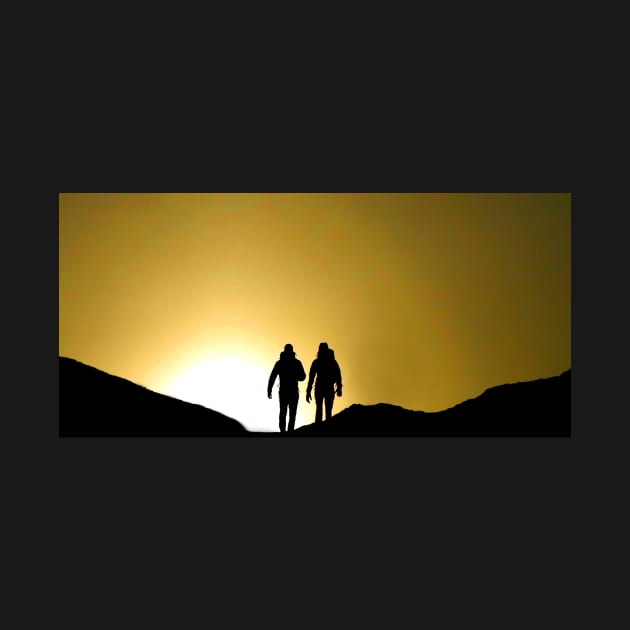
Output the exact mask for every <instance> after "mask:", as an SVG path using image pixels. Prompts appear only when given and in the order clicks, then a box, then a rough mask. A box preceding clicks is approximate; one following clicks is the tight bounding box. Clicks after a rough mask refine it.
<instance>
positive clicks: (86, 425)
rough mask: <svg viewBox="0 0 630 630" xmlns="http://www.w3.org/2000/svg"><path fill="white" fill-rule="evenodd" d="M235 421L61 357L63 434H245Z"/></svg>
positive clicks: (100, 435)
mask: <svg viewBox="0 0 630 630" xmlns="http://www.w3.org/2000/svg"><path fill="white" fill-rule="evenodd" d="M247 434H248V431H247V430H246V429H245V427H243V425H241V424H240V422H237V421H236V420H234V419H232V418H229V417H227V416H225V415H223V414H222V413H219V412H217V411H212V410H211V409H206V408H205V407H202V406H201V405H194V404H191V403H187V402H184V401H182V400H178V399H177V398H171V397H170V396H165V395H164V394H158V393H157V392H153V391H151V390H149V389H146V388H145V387H142V386H141V385H136V384H135V383H132V382H131V381H128V380H126V379H124V378H120V377H118V376H112V375H111V374H107V373H106V372H102V371H101V370H97V369H96V368H93V367H91V366H89V365H85V364H84V363H80V362H79V361H76V360H74V359H69V358H66V357H59V436H60V437H204V436H209V437H213V436H217V437H219V436H220V437H223V436H243V435H247Z"/></svg>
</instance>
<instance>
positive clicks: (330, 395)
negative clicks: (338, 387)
mask: <svg viewBox="0 0 630 630" xmlns="http://www.w3.org/2000/svg"><path fill="white" fill-rule="evenodd" d="M334 402H335V392H326V398H325V404H326V420H330V419H331V418H332V408H333V403H334Z"/></svg>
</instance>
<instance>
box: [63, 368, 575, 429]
mask: <svg viewBox="0 0 630 630" xmlns="http://www.w3.org/2000/svg"><path fill="white" fill-rule="evenodd" d="M285 435H286V434H280V433H279V432H278V433H274V432H270V433H257V432H251V431H248V430H247V429H246V428H245V427H244V426H243V425H242V424H241V423H240V422H238V421H237V420H235V419H233V418H229V417H228V416H226V415H224V414H222V413H219V412H217V411H213V410H212V409H207V408H206V407H203V406H201V405H195V404H192V403H188V402H184V401H181V400H178V399H176V398H172V397H170V396H166V395H164V394H159V393H157V392H153V391H151V390H149V389H147V388H145V387H142V386H141V385H137V384H135V383H132V382H131V381H128V380H126V379H124V378H121V377H118V376H113V375H111V374H108V373H106V372H103V371H101V370H98V369H97V368H94V367H91V366H88V365H85V364H84V363H80V362H79V361H76V360H75V359H71V358H67V357H59V436H60V437H247V436H265V437H281V436H282V437H283V438H284V436H285ZM290 435H291V436H292V437H570V436H571V370H567V371H566V372H563V373H562V374H560V375H559V376H553V377H550V378H542V379H538V380H534V381H525V382H520V383H512V384H506V385H499V386H496V387H491V388H490V389H487V390H486V391H485V392H483V393H482V394H481V395H480V396H478V397H477V398H473V399H470V400H466V401H464V402H462V403H459V404H457V405H455V406H454V407H451V408H449V409H445V410H443V411H437V412H423V411H412V410H409V409H405V408H403V407H399V406H396V405H391V404H386V403H380V404H376V405H360V404H355V405H351V406H350V407H348V408H346V409H344V410H342V411H340V412H339V413H337V414H335V415H333V416H332V418H331V419H330V420H327V421H324V422H319V423H317V424H309V425H306V426H302V427H299V428H298V429H296V430H295V431H294V432H293V433H291V434H290Z"/></svg>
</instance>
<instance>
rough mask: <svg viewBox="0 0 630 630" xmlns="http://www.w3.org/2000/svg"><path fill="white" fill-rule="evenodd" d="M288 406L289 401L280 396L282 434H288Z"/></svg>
mask: <svg viewBox="0 0 630 630" xmlns="http://www.w3.org/2000/svg"><path fill="white" fill-rule="evenodd" d="M287 406H288V401H287V399H286V397H285V396H283V395H282V394H280V416H279V421H280V433H285V432H286V422H287Z"/></svg>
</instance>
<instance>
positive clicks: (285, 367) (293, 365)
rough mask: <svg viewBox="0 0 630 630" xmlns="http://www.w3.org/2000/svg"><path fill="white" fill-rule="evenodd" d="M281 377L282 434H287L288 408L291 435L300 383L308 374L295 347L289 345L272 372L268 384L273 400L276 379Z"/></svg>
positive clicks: (269, 394)
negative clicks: (272, 392)
mask: <svg viewBox="0 0 630 630" xmlns="http://www.w3.org/2000/svg"><path fill="white" fill-rule="evenodd" d="M277 376H279V377H280V396H279V398H280V417H279V419H280V433H286V430H285V427H286V421H287V408H288V409H289V433H290V432H291V431H293V429H294V428H295V415H296V414H297V406H298V400H299V398H300V390H299V386H298V381H303V380H304V379H305V378H306V372H305V371H304V366H303V365H302V362H301V361H300V360H299V359H298V358H297V357H296V356H295V352H294V351H293V346H292V345H291V344H290V343H288V344H286V345H285V346H284V350H283V351H282V352H281V353H280V359H279V360H278V361H276V364H275V365H274V366H273V370H271V375H270V376H269V383H268V384H267V396H268V397H269V398H271V390H272V388H273V384H274V382H275V380H276V377H277Z"/></svg>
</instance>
